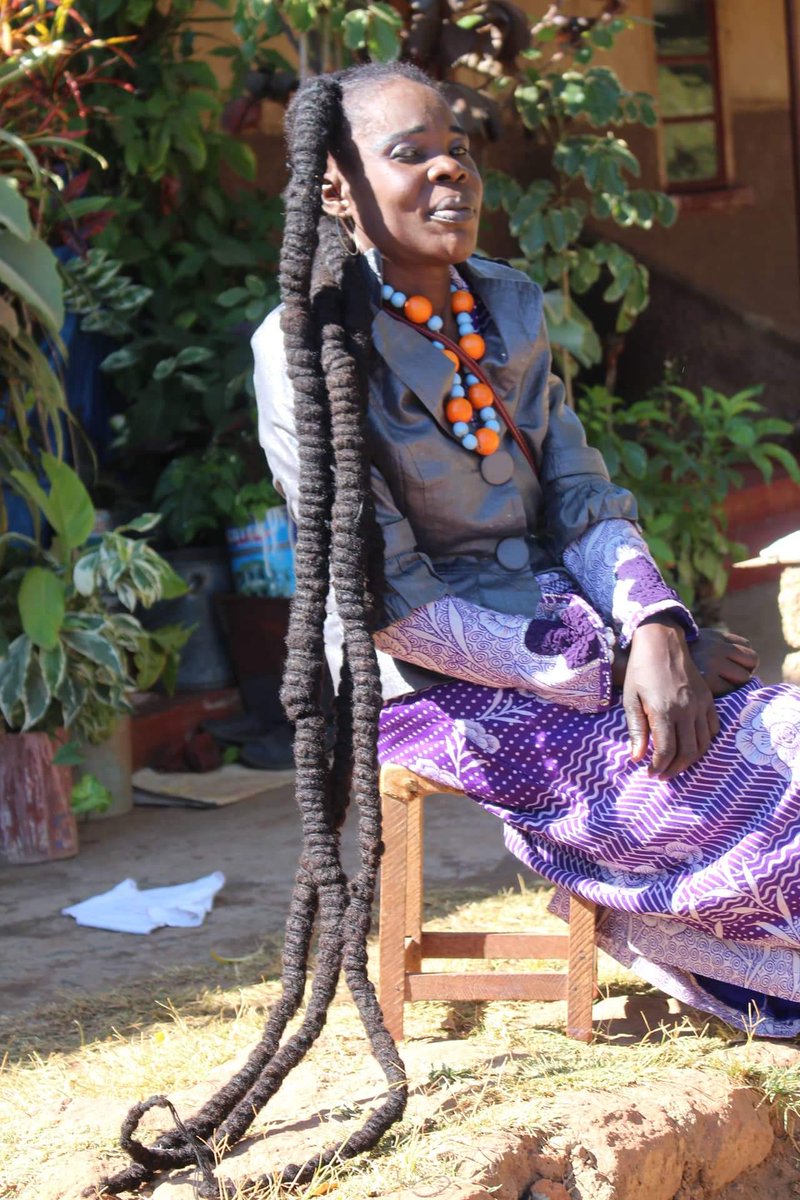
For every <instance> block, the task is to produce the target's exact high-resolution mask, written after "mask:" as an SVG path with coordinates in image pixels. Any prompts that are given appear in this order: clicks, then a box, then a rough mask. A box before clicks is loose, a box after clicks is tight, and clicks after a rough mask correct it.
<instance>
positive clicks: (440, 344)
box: [431, 342, 444, 350]
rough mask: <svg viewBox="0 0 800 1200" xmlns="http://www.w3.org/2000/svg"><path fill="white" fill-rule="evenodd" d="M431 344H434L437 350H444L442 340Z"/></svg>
mask: <svg viewBox="0 0 800 1200" xmlns="http://www.w3.org/2000/svg"><path fill="white" fill-rule="evenodd" d="M431 345H432V346H435V347H436V349H437V350H444V342H431Z"/></svg>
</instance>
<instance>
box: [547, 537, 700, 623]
mask: <svg viewBox="0 0 800 1200" xmlns="http://www.w3.org/2000/svg"><path fill="white" fill-rule="evenodd" d="M564 566H565V567H566V568H567V570H568V571H569V572H570V573H571V574H572V575H573V576H574V578H575V579H576V580H577V582H578V584H579V586H580V589H581V591H582V592H583V593H584V595H585V596H587V597H588V599H589V600H590V601H591V603H592V604H593V605H594V607H595V608H596V609H597V611H598V612H599V613H600V614H601V616H602V617H603V618H604V620H606V621H608V622H609V623H610V624H611V625H613V627H614V629H616V631H617V634H618V637H619V644H620V646H622V647H625V646H627V645H628V644H629V643H630V640H631V638H632V637H633V635H634V633H635V632H636V630H637V629H638V627H639V625H641V623H642V621H643V620H644V619H645V618H646V617H653V616H656V615H657V614H658V613H665V614H667V613H668V614H669V616H671V617H674V618H675V619H676V620H677V621H680V623H681V625H682V626H683V628H684V631H685V633H686V637H687V639H688V640H689V641H693V640H694V638H696V637H697V636H698V629H697V625H696V624H695V621H694V618H693V617H692V614H691V613H690V612H689V610H688V608H687V607H686V605H685V604H683V603H682V601H681V599H680V596H679V595H678V593H677V592H676V591H674V590H673V589H672V588H671V587H668V586H667V584H666V583H665V582H664V579H663V578H662V575H661V572H660V571H659V569H658V567H657V566H656V563H655V560H654V559H653V556H652V554H651V553H650V551H649V549H648V547H647V542H646V541H645V540H644V538H643V537H642V535H641V533H640V532H639V530H638V529H637V528H636V526H635V525H634V524H633V522H632V521H624V520H610V521H599V522H598V523H597V524H596V525H592V526H590V528H589V529H587V530H586V532H585V533H583V534H581V536H580V537H579V538H576V539H575V541H574V542H571V543H570V545H569V546H567V548H566V550H565V551H564Z"/></svg>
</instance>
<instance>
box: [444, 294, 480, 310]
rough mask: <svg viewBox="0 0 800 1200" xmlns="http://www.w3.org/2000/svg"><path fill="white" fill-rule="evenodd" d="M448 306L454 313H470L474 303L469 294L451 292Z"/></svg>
mask: <svg viewBox="0 0 800 1200" xmlns="http://www.w3.org/2000/svg"><path fill="white" fill-rule="evenodd" d="M450 304H451V306H452V309H453V312H454V313H460V312H472V310H473V308H474V307H475V301H474V300H473V298H472V296H470V294H469V292H465V291H458V292H453V294H452V295H451V297H450Z"/></svg>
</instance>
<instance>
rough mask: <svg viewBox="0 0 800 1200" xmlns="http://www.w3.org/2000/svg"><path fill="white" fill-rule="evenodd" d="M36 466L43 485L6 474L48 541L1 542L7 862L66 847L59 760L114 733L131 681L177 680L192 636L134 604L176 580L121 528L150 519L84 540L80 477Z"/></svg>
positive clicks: (0, 733) (90, 520)
mask: <svg viewBox="0 0 800 1200" xmlns="http://www.w3.org/2000/svg"><path fill="white" fill-rule="evenodd" d="M41 466H42V470H43V472H44V475H45V477H46V481H47V487H46V488H45V487H43V486H42V484H41V483H40V481H39V478H38V477H37V474H36V472H35V471H33V470H30V469H27V470H26V469H22V468H19V469H14V470H12V472H11V479H12V481H13V483H14V485H15V487H16V488H17V489H18V491H19V492H20V493H21V494H22V495H24V496H25V498H26V500H27V501H28V504H29V506H30V507H31V510H32V512H33V513H34V515H35V518H36V523H37V524H38V525H41V518H42V517H43V518H44V520H45V521H46V523H47V526H48V527H49V529H50V530H52V534H53V537H52V541H51V542H50V544H49V545H47V544H46V536H40V537H39V538H29V537H27V536H24V535H22V534H18V533H8V534H5V535H4V537H3V539H2V542H3V543H4V547H3V549H4V561H3V563H2V570H0V796H1V797H2V803H3V808H4V814H5V819H4V821H3V824H2V831H3V839H4V841H5V844H4V845H3V844H2V839H0V848H2V849H3V851H4V853H5V856H6V857H7V858H9V859H10V860H11V861H14V862H31V861H39V860H40V859H42V858H48V857H66V856H67V855H69V854H70V853H75V850H76V849H77V845H76V842H75V836H74V824H73V825H71V823H70V813H69V811H68V810H69V791H70V790H71V782H70V780H69V775H68V773H65V767H67V766H68V765H69V764H72V763H74V762H75V761H76V749H77V746H78V745H79V744H80V743H93V744H96V743H99V742H102V741H103V739H105V738H107V737H108V736H109V735H110V734H111V733H112V732H113V730H114V727H115V724H116V722H117V720H118V718H119V716H120V714H124V713H127V712H129V711H130V710H131V705H130V697H131V694H132V692H133V691H134V690H135V689H139V690H146V689H148V688H150V687H152V686H153V684H154V683H155V682H156V680H158V679H159V678H163V679H164V680H165V682H166V684H167V686H171V685H172V684H173V683H174V680H175V676H176V672H177V662H178V656H179V653H180V650H181V647H182V646H183V645H184V643H185V641H186V639H187V637H188V633H189V631H188V630H186V629H183V628H181V627H176V626H167V627H162V628H159V629H153V630H148V629H145V628H144V626H143V625H142V622H141V621H140V619H139V617H138V616H137V615H136V614H135V612H134V610H135V609H137V608H138V606H142V607H145V608H147V607H149V606H151V605H152V604H154V603H155V602H156V601H157V600H160V599H164V598H168V597H171V596H175V595H178V594H180V593H181V592H182V591H183V590H184V587H185V585H184V584H183V582H182V581H181V580H180V579H178V578H177V576H176V575H175V573H174V571H173V570H172V569H171V567H170V566H169V564H168V563H166V562H165V561H164V560H163V559H162V558H161V557H160V555H158V554H157V553H156V552H155V551H154V550H153V549H152V548H151V547H150V546H149V545H148V543H147V541H146V540H144V539H142V538H140V537H131V536H128V535H129V534H142V533H146V532H148V531H149V530H150V529H152V528H153V527H154V526H155V525H156V524H157V522H158V520H159V517H158V515H157V514H156V515H154V514H145V515H144V516H141V517H139V518H138V519H136V520H134V521H131V522H130V523H129V525H128V526H123V527H121V528H119V529H115V530H112V531H109V532H105V533H101V534H99V535H94V536H93V530H94V526H95V515H96V514H95V509H94V506H93V504H92V502H91V499H90V497H89V494H88V492H87V491H86V488H85V487H84V485H83V483H82V482H81V480H80V478H79V477H78V475H77V473H76V472H75V471H74V470H73V469H72V468H71V467H70V466H69V465H68V464H67V463H64V462H62V461H60V460H59V459H57V458H55V457H54V456H53V455H50V454H43V455H42V457H41ZM9 543H11V545H10V546H9ZM67 738H68V739H69V741H68V742H67ZM59 743H60V746H59ZM65 743H66V744H65Z"/></svg>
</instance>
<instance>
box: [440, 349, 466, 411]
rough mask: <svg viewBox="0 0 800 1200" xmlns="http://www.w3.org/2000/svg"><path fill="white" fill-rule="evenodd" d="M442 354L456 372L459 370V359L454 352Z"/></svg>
mask: <svg viewBox="0 0 800 1200" xmlns="http://www.w3.org/2000/svg"><path fill="white" fill-rule="evenodd" d="M442 354H443V355H444V356H445V358H449V359H450V362H451V363H452V364H453V366H454V367H455V369H456V370H458V369H459V368H460V366H461V359H460V358H459V357H458V355H457V354H456V352H455V350H443V351H442ZM470 415H471V414H470Z"/></svg>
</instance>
